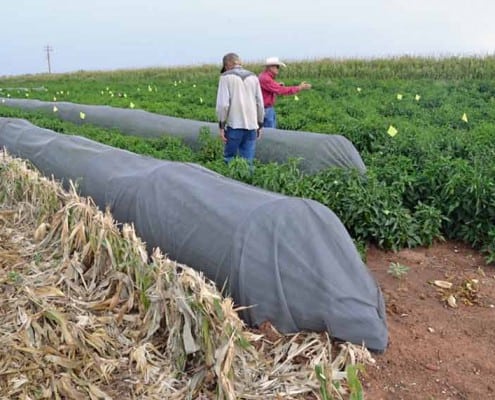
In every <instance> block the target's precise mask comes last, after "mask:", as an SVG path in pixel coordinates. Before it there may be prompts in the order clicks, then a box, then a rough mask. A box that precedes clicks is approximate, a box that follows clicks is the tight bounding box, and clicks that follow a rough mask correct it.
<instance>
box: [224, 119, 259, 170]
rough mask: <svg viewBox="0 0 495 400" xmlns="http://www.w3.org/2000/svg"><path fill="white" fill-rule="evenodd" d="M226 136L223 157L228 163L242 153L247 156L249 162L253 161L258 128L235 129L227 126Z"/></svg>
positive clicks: (244, 156)
mask: <svg viewBox="0 0 495 400" xmlns="http://www.w3.org/2000/svg"><path fill="white" fill-rule="evenodd" d="M225 137H226V138H227V143H225V147H224V149H223V159H224V160H225V162H226V163H229V162H230V161H232V159H233V158H234V157H235V156H237V155H240V156H241V157H242V158H245V159H246V160H247V161H248V163H249V164H252V163H253V158H254V153H255V151H256V129H253V130H249V129H233V128H230V127H227V128H225Z"/></svg>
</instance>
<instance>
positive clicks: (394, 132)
mask: <svg viewBox="0 0 495 400" xmlns="http://www.w3.org/2000/svg"><path fill="white" fill-rule="evenodd" d="M398 132H399V131H398V130H397V129H395V127H394V126H393V125H390V126H389V127H388V130H387V133H388V134H389V135H390V136H392V137H394V136H395V135H397V133H398Z"/></svg>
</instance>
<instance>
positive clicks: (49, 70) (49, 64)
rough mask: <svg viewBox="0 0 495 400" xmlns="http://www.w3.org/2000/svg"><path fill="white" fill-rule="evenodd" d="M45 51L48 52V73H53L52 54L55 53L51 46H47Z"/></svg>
mask: <svg viewBox="0 0 495 400" xmlns="http://www.w3.org/2000/svg"><path fill="white" fill-rule="evenodd" d="M45 51H46V60H47V62H48V73H49V74H51V73H52V66H51V63H50V53H51V52H52V51H53V48H52V47H51V46H50V45H47V46H45Z"/></svg>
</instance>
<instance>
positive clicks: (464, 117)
mask: <svg viewBox="0 0 495 400" xmlns="http://www.w3.org/2000/svg"><path fill="white" fill-rule="evenodd" d="M461 119H462V120H463V121H464V122H468V117H467V115H466V113H464V114H462V118H461Z"/></svg>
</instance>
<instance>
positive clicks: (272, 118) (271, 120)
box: [263, 107, 277, 128]
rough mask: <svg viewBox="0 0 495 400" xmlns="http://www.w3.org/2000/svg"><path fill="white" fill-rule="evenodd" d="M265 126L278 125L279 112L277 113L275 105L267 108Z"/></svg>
mask: <svg viewBox="0 0 495 400" xmlns="http://www.w3.org/2000/svg"><path fill="white" fill-rule="evenodd" d="M263 127H265V128H276V127H277V114H276V113H275V108H273V107H266V108H265V119H264V120H263Z"/></svg>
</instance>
